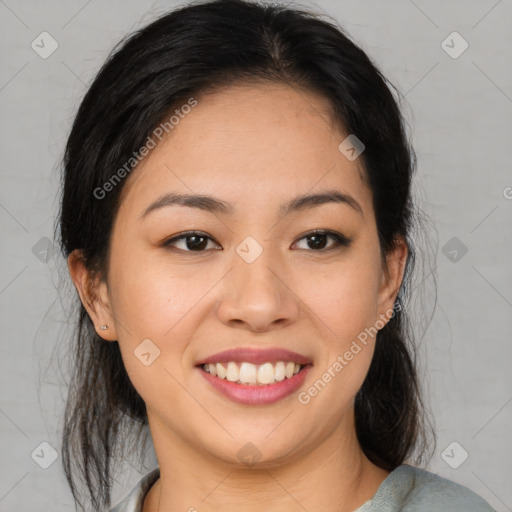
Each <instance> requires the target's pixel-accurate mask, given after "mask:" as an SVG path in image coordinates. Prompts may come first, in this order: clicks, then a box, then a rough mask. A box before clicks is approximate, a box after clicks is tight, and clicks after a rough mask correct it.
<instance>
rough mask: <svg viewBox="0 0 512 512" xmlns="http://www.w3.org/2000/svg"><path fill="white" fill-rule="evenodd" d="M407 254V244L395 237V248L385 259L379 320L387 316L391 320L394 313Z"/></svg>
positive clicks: (401, 238) (400, 238) (392, 248)
mask: <svg viewBox="0 0 512 512" xmlns="http://www.w3.org/2000/svg"><path fill="white" fill-rule="evenodd" d="M407 254H408V250H407V244H406V243H405V240H404V239H403V237H401V236H397V237H395V239H394V242H393V246H392V247H391V249H390V251H389V252H388V254H387V255H386V257H385V265H384V269H383V272H382V280H381V286H380V290H379V299H378V300H379V306H378V308H379V310H378V311H379V318H383V317H384V316H385V317H386V318H387V319H389V316H390V312H393V305H394V304H395V300H396V297H397V295H398V290H399V289H400V286H401V284H402V280H403V277H404V272H405V264H406V262H407Z"/></svg>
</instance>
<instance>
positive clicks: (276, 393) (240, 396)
mask: <svg viewBox="0 0 512 512" xmlns="http://www.w3.org/2000/svg"><path fill="white" fill-rule="evenodd" d="M217 361H218V359H217ZM231 361H233V359H231ZM245 361H247V359H245ZM311 366H312V365H311V364H308V365H306V366H304V368H302V370H300V372H299V373H297V374H296V375H294V376H293V377H291V378H290V379H284V380H282V381H281V382H276V383H274V384H268V385H266V386H249V385H245V384H237V383H236V382H230V381H228V380H224V379H219V378H218V377H214V376H213V375H211V374H209V373H208V372H206V371H204V370H203V369H201V368H199V371H200V372H201V375H202V376H203V377H204V378H205V379H206V380H207V381H208V382H209V383H210V384H211V385H212V386H213V387H214V388H215V389H216V390H217V391H219V392H220V393H222V394H223V395H224V396H226V397H228V398H229V399H231V400H233V401H234V402H238V403H240V404H244V405H268V404H273V403H274V402H277V401H279V400H281V399H283V398H285V397H287V396H289V395H291V394H292V393H293V392H294V391H296V390H297V389H298V388H299V387H300V386H301V385H302V383H303V382H304V379H305V378H306V375H307V373H308V372H309V370H310V368H311Z"/></svg>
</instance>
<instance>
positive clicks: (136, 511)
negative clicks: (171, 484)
mask: <svg viewBox="0 0 512 512" xmlns="http://www.w3.org/2000/svg"><path fill="white" fill-rule="evenodd" d="M159 476H160V468H159V467H156V468H155V469H153V470H151V471H150V472H149V473H147V474H146V475H144V476H143V477H142V478H141V479H140V480H139V481H138V482H137V483H136V484H135V486H134V487H133V488H132V490H131V491H130V492H129V493H128V494H127V495H126V496H125V497H124V498H123V500H122V501H120V502H119V503H118V504H117V505H116V506H115V507H114V508H112V509H110V511H109V512H142V504H143V502H144V498H145V497H146V494H147V493H148V491H149V489H150V488H151V486H152V485H153V484H154V483H155V482H156V481H157V480H158V478H159Z"/></svg>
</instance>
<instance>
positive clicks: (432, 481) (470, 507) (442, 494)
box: [375, 464, 496, 512]
mask: <svg viewBox="0 0 512 512" xmlns="http://www.w3.org/2000/svg"><path fill="white" fill-rule="evenodd" d="M386 483H387V485H384V484H386ZM384 487H386V488H387V491H388V492H387V493H385V494H389V495H390V496H391V497H394V499H395V504H396V506H397V507H396V510H403V511H404V512H416V511H422V512H441V511H443V512H444V511H446V510H450V511H453V512H456V511H464V512H496V511H495V510H494V509H493V508H492V507H491V506H490V505H489V504H488V503H487V502H486V501H485V500H484V499H483V498H481V497H480V496H478V494H476V493H474V492H473V491H471V490H470V489H468V488H467V487H464V486H463V485H460V484H458V483H456V482H453V481H452V480H448V479H447V478H443V477H441V476H439V475H437V474H435V473H431V472H430V471H427V470H425V469H421V468H416V467H414V466H410V465H408V464H403V465H401V466H399V467H398V468H396V469H395V470H394V471H392V472H391V473H390V475H389V476H388V478H387V479H386V480H385V481H384V482H383V485H381V487H380V488H379V491H381V489H382V488H384ZM383 490H384V491H385V490H386V489H383ZM379 491H378V492H379ZM378 492H377V493H378ZM375 497H377V496H375ZM388 497H389V496H388ZM398 507H399V508H398ZM390 510H395V509H390Z"/></svg>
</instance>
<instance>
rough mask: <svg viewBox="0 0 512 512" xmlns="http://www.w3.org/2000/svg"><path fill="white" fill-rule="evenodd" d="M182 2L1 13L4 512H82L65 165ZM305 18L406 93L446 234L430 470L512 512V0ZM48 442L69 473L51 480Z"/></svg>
mask: <svg viewBox="0 0 512 512" xmlns="http://www.w3.org/2000/svg"><path fill="white" fill-rule="evenodd" d="M174 5H177V3H175V2H148V1H134V0H131V1H121V0H116V1H111V2H109V3H106V2H103V3H102V2H100V1H99V0H92V1H89V2H87V1H83V0H80V1H64V0H59V1H52V2H35V1H15V0H5V1H3V0H0V37H1V39H2V45H1V50H0V51H1V75H0V112H1V116H2V123H1V128H0V130H1V134H0V144H1V153H0V154H1V166H0V172H1V187H0V229H1V235H2V238H1V240H2V244H1V252H0V257H1V267H0V308H1V313H0V322H1V350H2V352H1V354H2V357H0V432H1V440H0V474H1V478H0V512H11V511H13V510H16V511H17V512H28V511H33V510H59V511H71V510H74V506H73V505H72V499H71V494H70V492H69V490H68V488H67V484H66V482H65V479H64V475H63V471H62V468H61V464H60V463H61V460H60V428H61V416H62V411H63V400H64V397H65V392H66V390H65V387H64V386H63V378H64V377H65V375H66V369H65V367H64V366H63V365H62V364H60V363H58V362H57V363H56V361H58V359H56V356H55V350H57V348H56V347H57V345H58V344H59V342H61V343H62V340H64V344H65V343H66V341H65V340H66V336H69V335H70V332H69V327H67V329H68V330H67V331H65V329H66V325H67V324H66V320H67V318H68V317H69V312H68V310H69V295H70V292H71V291H72V290H71V289H70V288H69V286H68V285H65V286H61V285H60V284H59V283H60V281H59V279H60V278H61V276H62V275H65V271H66V268H65V266H64V261H63V259H62V258H61V257H60V256H59V255H57V254H56V253H53V254H52V238H53V226H54V221H55V216H56V212H57V206H58V201H57V197H56V193H57V190H58V186H59V168H58V163H59V159H60V158H61V156H62V151H63V147H64V142H65V138H66V134H67V132H68V130H69V129H70V125H71V122H72V119H73V115H74V112H75V110H76V108H77V106H78V104H79V101H80V99H81V97H82V96H83V94H84V93H85V91H86V87H87V84H90V82H91V80H92V78H93V77H94V75H95V73H96V72H97V70H98V69H99V67H100V65H101V64H102V63H103V61H104V59H105V58H106V56H107V54H108V52H109V51H110V49H111V48H112V47H113V46H114V44H116V43H117V42H118V40H119V39H120V38H121V37H122V36H124V35H125V34H126V33H127V32H130V31H132V30H134V29H136V28H138V27H140V26H141V25H143V24H146V23H147V22H149V21H151V20H152V19H153V18H154V17H155V16H156V15H158V14H159V13H162V12H163V11H165V10H167V9H169V8H172V7H173V6H174ZM301 5H303V6H305V7H308V8H313V9H314V10H316V11H317V12H325V13H326V14H328V15H330V16H332V17H334V18H335V19H336V20H337V21H338V22H339V23H340V24H341V25H342V26H343V27H344V28H345V29H346V30H347V31H348V33H349V35H351V36H352V37H353V38H354V39H355V40H356V42H358V43H359V44H360V45H361V46H362V47H363V49H364V50H365V51H366V52H367V53H368V54H369V55H370V56H371V57H372V58H373V60H374V62H375V63H376V64H377V65H378V66H380V68H381V69H382V71H383V72H384V74H385V76H387V77H388V78H389V79H390V81H391V82H392V83H394V84H395V85H396V86H397V87H398V88H399V89H400V91H401V92H402V93H403V94H405V98H406V104H405V105H404V109H405V110H404V112H405V114H406V117H407V119H408V120H409V123H410V126H411V132H410V136H411V137H412V142H413V144H414V146H415V149H416V151H417V155H418V175H417V181H416V184H415V189H416V193H417V196H418V200H419V201H420V203H419V204H420V206H421V207H422V208H423V209H424V210H425V212H426V213H427V214H428V215H429V216H430V218H431V220H432V222H433V225H434V228H435V230H431V236H433V237H434V243H435V238H436V237H437V238H438V242H437V243H438V250H437V252H435V253H434V254H433V256H432V257H431V260H430V261H429V262H427V264H426V267H425V269H424V270H423V272H422V273H420V280H421V279H423V283H422V287H423V288H422V289H423V290H425V291H424V296H425V305H423V306H421V305H420V306H418V308H426V309H425V311H427V312H428V311H431V309H432V303H433V283H434V280H435V281H437V290H438V296H437V307H436V309H435V312H434V316H433V318H432V321H431V323H430V324H429V325H428V329H427V331H426V333H425V335H424V337H423V338H422V342H421V349H420V352H421V357H422V361H423V363H424V368H426V370H425V374H424V377H423V380H424V384H425V386H426V391H427V395H428V397H429V403H430V406H431V409H432V411H433V416H434V417H435V426H436V432H437V436H438V444H437V448H436V451H435V454H434V456H433V458H432V460H431V463H430V465H429V466H428V468H427V469H429V470H430V471H434V472H436V473H439V474H440V475H442V476H445V477H447V478H449V479H452V480H454V481H456V482H459V483H461V484H463V485H466V486H467V487H469V488H471V489H473V490H474V491H475V492H477V493H478V494H480V495H481V496H483V497H484V498H485V499H486V500H487V501H488V502H489V503H490V504H491V505H492V506H493V507H494V508H495V509H496V510H498V511H509V510H512V486H511V485H510V481H511V476H512V462H511V457H510V455H511V441H510V432H511V425H512V421H511V420H512V403H511V401H512V377H511V375H512V372H511V370H510V361H511V358H512V343H511V341H512V340H511V333H512V320H511V318H512V315H511V313H512V272H511V270H510V259H511V254H512V236H511V234H512V230H511V229H510V226H511V222H510V221H511V219H512V217H511V212H512V188H511V187H512V173H511V168H510V162H511V160H512V149H511V148H512V144H511V140H512V122H511V114H512V77H511V76H512V73H511V68H512V65H511V56H512V55H511V54H512V50H511V49H512V30H511V21H512V5H511V2H510V0H508V1H507V0H501V1H496V0H488V1H487V0H485V1H484V0H481V1H472V2H453V1H452V2H445V1H441V0H436V1H430V2H427V1H420V0H415V1H414V2H413V1H412V0H409V1H407V0H394V1H390V2H380V1H377V0H372V1H363V2H361V1H356V0H346V1H334V0H330V1H328V0H323V1H319V2H317V3H316V4H313V3H308V2H302V4H301ZM44 31H46V32H48V33H49V34H51V36H52V37H53V38H54V39H55V40H56V41H57V43H58V48H57V50H56V51H55V52H54V53H53V54H52V55H50V56H49V57H48V58H46V59H43V58H41V57H40V55H39V54H38V53H36V51H35V50H34V49H33V48H32V47H31V43H32V41H34V40H35V41H36V43H37V42H38V41H39V44H40V46H42V44H41V43H40V39H41V38H40V37H38V36H39V34H41V32H44ZM453 31H457V32H458V33H459V34H460V35H461V36H462V37H463V38H464V40H465V41H467V43H468V44H469V47H468V48H467V50H466V51H464V52H463V53H462V54H461V55H458V56H457V58H453V56H454V55H455V54H458V53H459V52H460V50H461V49H462V48H463V46H462V43H463V41H462V40H461V39H457V36H455V38H454V36H453V35H452V36H450V37H448V36H449V35H450V34H451V33H452V32H453ZM44 37H47V36H44ZM447 37H448V39H447ZM444 40H446V42H445V43H444V44H442V42H443V41H444ZM45 41H46V42H45V44H44V46H45V49H46V50H48V48H50V42H49V40H48V39H45ZM450 47H451V48H450ZM445 50H448V51H449V52H452V56H450V55H449V54H448V53H447V51H445ZM40 51H42V48H41V49H40ZM454 52H455V53H454ZM436 233H437V234H436ZM454 237H456V238H455V239H453V238H454ZM464 247H465V248H467V252H466V253H465V254H464V251H465V249H464ZM434 250H435V247H434ZM430 270H433V272H432V273H430ZM453 442H456V443H457V444H456V445H453V444H451V443H453ZM41 443H49V446H48V445H46V444H43V445H42V446H41ZM450 445H451V446H450ZM51 447H53V449H54V450H56V452H57V453H56V454H55V455H56V456H57V460H55V462H53V463H51V464H50V465H49V467H48V468H47V469H44V468H43V467H41V466H42V465H43V466H44V465H47V464H49V463H50V462H51V459H52V453H53V452H52V448H51ZM151 452H152V450H151V451H150V453H149V461H148V462H147V465H146V467H144V468H141V467H140V466H137V462H136V461H135V460H131V461H127V466H126V468H127V471H124V472H122V474H121V475H120V476H119V477H118V479H117V480H118V485H116V488H115V489H114V495H113V496H114V503H115V502H117V501H118V500H119V499H121V498H122V497H123V496H124V494H125V493H126V492H127V491H128V490H129V489H130V488H131V487H132V486H133V484H134V483H135V482H136V481H137V480H138V479H139V478H140V477H141V475H142V474H144V473H145V472H147V471H148V470H149V469H150V468H151V467H152V466H153V465H154V463H155V459H154V457H153V453H151ZM465 452H467V453H468V454H469V456H468V458H467V459H466V460H465V461H463V462H462V460H463V458H464V454H465ZM38 455H39V456H38ZM452 466H458V467H456V468H454V467H452Z"/></svg>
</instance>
